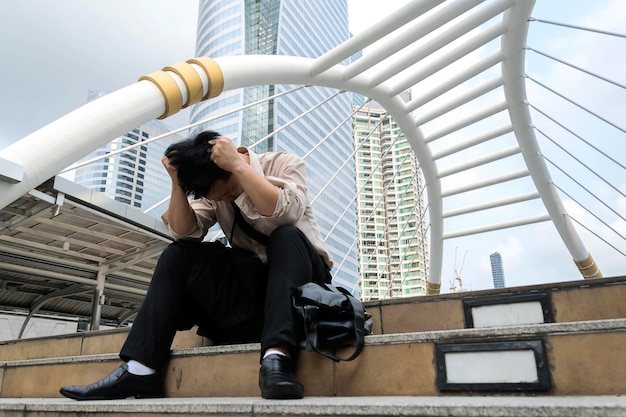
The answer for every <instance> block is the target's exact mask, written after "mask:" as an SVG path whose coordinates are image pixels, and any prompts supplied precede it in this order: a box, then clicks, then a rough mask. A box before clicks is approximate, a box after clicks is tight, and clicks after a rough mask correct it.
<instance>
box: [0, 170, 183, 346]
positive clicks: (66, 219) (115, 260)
mask: <svg viewBox="0 0 626 417" xmlns="http://www.w3.org/2000/svg"><path fill="white" fill-rule="evenodd" d="M171 241H172V238H171V237H170V236H169V233H168V232H167V229H166V227H165V225H164V224H163V222H162V221H161V220H160V219H157V218H154V217H151V216H149V215H147V214H144V213H142V212H141V211H139V210H138V209H137V208H134V207H131V206H128V205H126V204H123V203H120V202H118V201H114V200H112V199H110V198H108V197H106V196H104V195H103V194H102V193H97V192H95V191H91V190H89V189H87V188H85V187H83V186H80V185H78V184H76V183H74V182H71V181H69V180H67V179H65V178H63V177H59V176H56V177H54V178H52V179H50V180H48V181H46V182H44V183H43V184H42V185H40V186H39V187H37V188H36V189H34V190H32V191H30V192H28V193H27V194H24V195H23V196H22V197H20V198H19V199H17V200H16V201H15V202H13V203H12V204H9V205H8V206H7V207H5V208H3V209H2V210H0V311H2V310H4V311H5V312H21V313H27V314H28V318H27V320H25V322H24V324H23V326H22V330H21V331H20V334H19V336H18V337H21V336H22V334H23V332H24V329H25V328H26V325H27V324H28V321H29V319H30V317H32V316H33V315H34V314H35V313H41V314H52V315H56V316H59V315H65V316H68V317H75V318H78V320H81V319H82V320H86V319H88V318H91V322H92V328H97V327H98V325H99V323H100V321H103V322H105V323H109V324H113V325H118V326H119V325H122V324H124V323H125V322H127V321H128V320H129V319H131V318H132V317H133V316H134V315H135V314H136V313H137V311H138V309H139V306H140V305H141V303H142V302H143V298H144V296H145V294H146V290H147V288H148V284H149V282H150V280H151V277H152V272H153V270H154V267H155V265H156V261H157V259H158V255H159V254H160V253H161V251H162V250H163V249H164V248H165V247H166V246H167V245H168V244H169V243H170V242H171Z"/></svg>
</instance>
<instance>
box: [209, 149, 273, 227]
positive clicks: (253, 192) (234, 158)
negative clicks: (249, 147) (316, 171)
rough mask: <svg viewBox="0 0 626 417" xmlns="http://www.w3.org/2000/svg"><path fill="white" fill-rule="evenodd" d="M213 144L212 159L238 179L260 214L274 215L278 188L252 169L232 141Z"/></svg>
mask: <svg viewBox="0 0 626 417" xmlns="http://www.w3.org/2000/svg"><path fill="white" fill-rule="evenodd" d="M211 142H213V148H212V150H211V159H212V160H213V161H214V162H215V163H216V164H217V165H218V166H219V167H220V168H222V169H224V170H226V171H229V172H230V173H231V174H232V175H234V176H235V177H236V178H237V180H238V181H239V184H240V185H241V187H242V188H243V191H245V192H246V194H247V195H248V197H249V198H250V201H252V204H253V205H254V207H255V208H256V209H257V211H258V212H259V214H261V215H263V216H268V217H269V216H271V215H273V214H274V210H275V209H276V202H277V201H278V188H277V187H276V186H275V185H274V184H272V183H271V182H269V181H268V180H267V179H265V177H263V176H262V175H259V173H257V172H256V171H255V170H254V168H252V166H251V165H250V164H249V163H248V161H247V160H246V159H244V158H243V157H242V154H240V153H239V152H238V151H237V148H236V147H235V145H234V144H233V143H232V141H231V140H230V139H227V138H219V139H214V140H213V141H211Z"/></svg>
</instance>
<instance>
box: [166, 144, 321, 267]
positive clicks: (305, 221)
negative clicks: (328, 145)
mask: <svg viewBox="0 0 626 417" xmlns="http://www.w3.org/2000/svg"><path fill="white" fill-rule="evenodd" d="M238 151H239V152H240V153H248V155H249V156H250V165H251V166H252V167H253V168H254V170H255V171H256V172H258V173H259V174H261V175H263V176H264V177H265V179H266V180H268V181H269V182H271V183H272V184H274V185H275V186H276V187H278V201H277V202H276V207H275V208H274V213H273V214H272V215H271V216H269V217H268V216H263V215H261V214H259V212H257V210H256V209H255V207H254V206H253V205H252V202H251V201H250V198H249V197H248V195H247V194H246V193H245V191H244V192H243V193H242V194H241V195H239V197H237V199H236V200H235V203H236V204H237V205H238V206H239V207H240V208H241V213H242V214H243V216H244V217H245V218H246V220H247V221H248V223H250V225H252V227H254V228H255V229H256V230H258V231H259V232H261V233H263V234H265V235H268V236H269V234H270V233H272V231H273V230H274V229H276V228H277V227H278V226H281V225H284V224H293V225H295V226H296V227H297V228H298V229H300V230H301V231H302V232H303V233H304V234H305V235H306V236H307V237H308V238H309V240H310V241H311V243H313V246H315V248H316V249H317V251H318V253H319V254H320V255H321V256H322V257H323V258H324V260H325V262H326V264H327V265H328V267H329V268H332V266H333V261H332V259H331V257H330V254H329V253H328V251H327V249H326V245H325V244H324V241H323V240H322V237H321V235H320V232H319V229H318V226H317V222H316V221H315V217H314V216H313V211H312V210H311V206H310V205H309V200H308V197H307V183H306V172H305V166H304V162H303V161H302V159H300V158H299V157H297V156H295V155H292V154H289V153H285V152H266V153H262V154H258V155H257V154H256V153H254V152H252V151H250V150H248V149H246V148H244V147H240V148H238ZM190 205H191V208H192V209H193V211H194V212H195V214H196V220H197V221H196V227H195V228H194V229H193V230H192V231H190V232H189V233H188V234H186V235H179V234H177V233H175V232H174V231H173V230H172V229H171V228H169V230H170V233H171V234H172V236H173V237H174V239H176V240H178V239H184V238H186V239H198V240H202V239H203V238H204V236H205V235H206V234H207V232H208V230H209V228H210V227H211V226H213V225H214V224H215V223H219V225H220V227H221V228H222V230H223V231H224V234H225V235H226V237H227V238H228V240H229V241H230V243H231V245H233V246H235V247H238V248H242V249H246V250H249V251H251V252H253V253H255V254H256V255H257V256H258V257H259V259H261V261H262V262H263V263H266V262H267V254H266V247H265V246H264V245H262V244H260V243H258V242H256V241H255V240H253V239H252V238H250V237H249V236H248V235H246V234H245V233H244V232H243V231H242V230H241V229H240V228H239V227H236V228H235V232H234V236H230V233H231V231H232V230H233V223H234V221H235V215H234V212H233V209H232V207H231V206H230V204H229V203H225V202H223V201H212V200H208V199H206V198H199V199H195V200H191V201H190Z"/></svg>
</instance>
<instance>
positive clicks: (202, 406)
mask: <svg viewBox="0 0 626 417" xmlns="http://www.w3.org/2000/svg"><path fill="white" fill-rule="evenodd" d="M118 414H119V415H122V414H123V415H125V416H154V417H156V416H170V415H174V414H186V415H188V416H201V415H202V416H219V417H222V416H250V417H252V416H254V417H258V416H264V417H278V416H325V417H330V416H346V417H350V416H368V417H372V416H416V417H418V416H420V417H421V416H429V417H444V416H445V417H448V416H458V417H485V416H490V417H546V416H552V417H624V416H625V415H626V397H620V396H582V397H511V396H501V397H476V396H474V397H466V396H463V397H359V398H356V397H332V398H329V397H308V398H304V399H302V400H287V401H270V400H263V399H260V398H166V399H149V400H122V401H88V402H76V401H72V400H67V399H48V398H46V399H44V398H29V399H21V398H12V399H0V417H9V416H10V417H14V416H23V415H24V416H25V415H28V416H30V415H37V416H40V417H52V416H63V417H74V416H76V417H79V416H80V417H82V416H85V415H118Z"/></svg>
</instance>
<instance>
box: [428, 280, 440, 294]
mask: <svg viewBox="0 0 626 417" xmlns="http://www.w3.org/2000/svg"><path fill="white" fill-rule="evenodd" d="M440 292H441V283H438V284H436V283H434V282H430V281H427V282H426V294H439V293H440Z"/></svg>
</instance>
